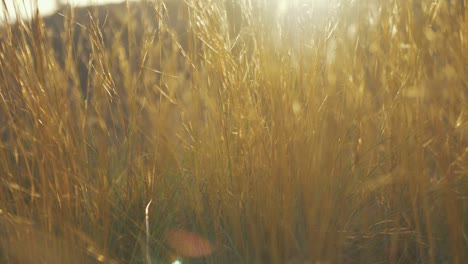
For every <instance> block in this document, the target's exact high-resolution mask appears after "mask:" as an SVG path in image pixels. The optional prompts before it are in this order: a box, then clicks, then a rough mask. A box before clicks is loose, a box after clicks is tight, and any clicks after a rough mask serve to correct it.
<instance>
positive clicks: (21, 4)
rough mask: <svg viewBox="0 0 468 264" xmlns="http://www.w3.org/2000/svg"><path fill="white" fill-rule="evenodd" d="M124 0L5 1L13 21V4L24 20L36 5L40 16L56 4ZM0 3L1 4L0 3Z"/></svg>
mask: <svg viewBox="0 0 468 264" xmlns="http://www.w3.org/2000/svg"><path fill="white" fill-rule="evenodd" d="M124 1H125V0H58V1H55V0H6V4H7V9H8V11H9V13H10V19H11V20H14V19H15V15H14V10H15V8H14V6H15V4H16V5H17V7H18V10H19V11H20V13H21V16H22V17H24V18H27V17H31V13H32V12H31V10H34V8H35V6H36V3H37V6H38V7H39V12H40V13H41V14H42V15H47V14H51V13H53V12H54V11H55V9H56V8H57V6H56V3H62V4H65V3H70V4H72V5H74V6H83V5H89V4H108V3H118V2H124ZM0 3H1V2H0ZM3 17H4V15H3V5H2V4H0V19H3Z"/></svg>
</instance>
